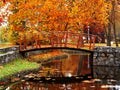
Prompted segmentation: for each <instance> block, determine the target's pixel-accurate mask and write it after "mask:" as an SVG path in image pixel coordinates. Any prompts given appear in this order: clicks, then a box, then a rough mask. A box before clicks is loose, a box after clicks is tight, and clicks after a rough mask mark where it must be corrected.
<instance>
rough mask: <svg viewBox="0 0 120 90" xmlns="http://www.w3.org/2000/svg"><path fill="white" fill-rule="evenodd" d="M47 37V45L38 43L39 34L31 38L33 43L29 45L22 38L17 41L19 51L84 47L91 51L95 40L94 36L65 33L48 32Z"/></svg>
mask: <svg viewBox="0 0 120 90" xmlns="http://www.w3.org/2000/svg"><path fill="white" fill-rule="evenodd" d="M47 37H48V39H49V43H47V45H43V44H42V43H40V41H41V39H40V38H39V34H38V35H36V36H34V37H33V38H32V41H33V43H32V44H31V45H28V44H27V39H26V37H24V38H23V39H22V40H19V44H20V51H23V50H28V49H35V48H43V47H44V48H45V47H72V48H84V47H85V48H88V49H90V50H92V49H93V48H94V46H95V40H96V36H95V35H91V34H89V35H88V34H85V33H75V32H67V31H56V32H49V35H47Z"/></svg>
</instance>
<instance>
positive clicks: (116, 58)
mask: <svg viewBox="0 0 120 90" xmlns="http://www.w3.org/2000/svg"><path fill="white" fill-rule="evenodd" d="M93 65H105V66H120V48H114V47H109V46H104V47H95V48H94V57H93Z"/></svg>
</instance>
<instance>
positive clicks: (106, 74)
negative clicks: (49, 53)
mask: <svg viewBox="0 0 120 90" xmlns="http://www.w3.org/2000/svg"><path fill="white" fill-rule="evenodd" d="M54 51H55V50H54ZM55 52H56V51H55ZM61 52H64V53H65V54H67V57H65V58H55V59H52V60H48V61H47V62H41V63H42V68H41V69H40V70H39V71H38V72H36V73H31V74H29V75H27V76H26V77H27V80H26V81H24V80H23V81H21V82H18V83H14V84H12V85H10V86H9V87H7V88H6V90H120V86H119V84H120V82H119V80H120V78H119V76H120V75H119V73H120V72H119V71H120V70H119V67H103V66H91V65H90V63H91V61H90V59H91V58H90V57H91V56H90V55H91V53H88V52H81V51H77V52H76V51H73V50H72V52H71V51H70V50H61ZM30 76H33V77H31V78H29V77H30ZM93 77H94V78H93Z"/></svg>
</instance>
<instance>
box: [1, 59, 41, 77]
mask: <svg viewBox="0 0 120 90" xmlns="http://www.w3.org/2000/svg"><path fill="white" fill-rule="evenodd" d="M39 66H40V65H39V64H37V63H35V62H29V61H27V60H26V59H24V60H22V59H17V60H15V61H13V62H10V63H8V64H6V65H4V66H3V67H2V68H0V79H4V77H5V76H9V75H13V74H14V73H17V72H21V71H25V70H30V69H35V68H38V67H39Z"/></svg>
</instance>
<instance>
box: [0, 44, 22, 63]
mask: <svg viewBox="0 0 120 90" xmlns="http://www.w3.org/2000/svg"><path fill="white" fill-rule="evenodd" d="M19 56H20V54H19V47H18V46H12V47H6V48H0V65H3V64H6V63H8V62H10V61H12V60H14V59H16V58H18V57H19Z"/></svg>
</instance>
